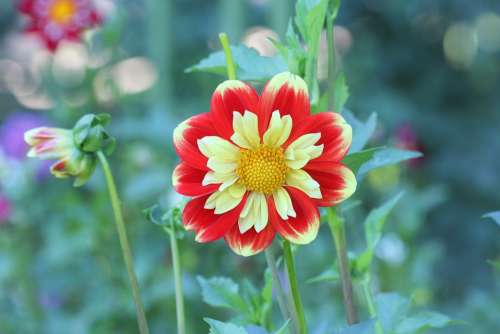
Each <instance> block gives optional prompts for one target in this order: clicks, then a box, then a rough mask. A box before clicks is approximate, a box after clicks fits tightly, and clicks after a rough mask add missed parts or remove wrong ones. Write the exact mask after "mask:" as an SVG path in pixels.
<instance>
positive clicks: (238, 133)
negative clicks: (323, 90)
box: [172, 72, 356, 256]
mask: <svg viewBox="0 0 500 334" xmlns="http://www.w3.org/2000/svg"><path fill="white" fill-rule="evenodd" d="M351 139H352V130H351V127H350V126H349V125H348V124H347V123H346V122H345V121H344V119H343V118H342V116H341V115H339V114H337V113H333V112H324V113H319V114H316V115H311V113H310V102H309V95H308V91H307V85H306V83H305V82H304V81H303V80H302V79H301V78H300V77H298V76H296V75H293V74H291V73H288V72H285V73H281V74H278V75H276V76H275V77H273V78H272V79H271V80H270V81H269V82H268V83H267V85H266V86H265V87H264V90H263V92H262V94H261V96H259V95H258V94H257V92H256V91H255V89H254V88H253V87H252V86H250V85H248V84H246V83H244V82H242V81H238V80H227V81H225V82H223V83H221V84H220V85H219V86H218V87H217V89H216V90H215V92H214V94H213V96H212V102H211V108H210V112H208V113H204V114H200V115H196V116H193V117H191V118H189V119H188V120H186V121H184V122H182V123H181V124H179V125H178V126H177V128H176V129H175V130H174V146H175V149H176V152H177V154H178V155H179V157H180V159H181V162H180V164H179V165H178V166H177V167H176V168H175V170H174V172H173V176H172V180H173V185H174V188H175V189H176V191H177V192H178V193H180V194H182V195H185V196H190V197H194V198H193V199H192V200H191V201H190V202H189V203H188V204H187V205H186V207H185V208H184V212H183V223H184V226H185V227H186V228H187V229H189V230H194V232H195V234H196V240H197V241H199V242H211V241H215V240H217V239H220V238H222V237H224V239H225V240H226V242H227V243H228V245H229V246H230V247H231V248H232V249H233V250H234V251H235V252H236V253H237V254H240V255H244V256H249V255H253V254H256V253H258V252H260V251H262V250H263V249H265V248H266V247H268V246H269V245H270V244H271V242H272V241H273V239H274V237H275V235H276V232H277V233H279V234H280V235H281V236H282V237H283V238H285V239H287V240H289V241H291V242H293V243H296V244H307V243H309V242H311V241H313V240H314V239H315V238H316V235H317V233H318V229H319V224H320V215H319V211H318V206H332V205H336V204H338V203H339V202H341V201H343V200H345V199H346V198H348V197H349V196H351V195H352V194H353V193H354V191H355V189H356V179H355V177H354V174H353V173H352V171H351V170H350V169H348V168H347V167H346V166H344V165H343V164H342V163H341V160H342V159H343V158H344V156H345V155H346V153H347V151H348V150H349V147H350V145H351Z"/></svg>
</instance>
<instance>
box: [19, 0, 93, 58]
mask: <svg viewBox="0 0 500 334" xmlns="http://www.w3.org/2000/svg"><path fill="white" fill-rule="evenodd" d="M18 9H19V11H20V12H21V13H23V14H25V15H27V16H28V17H29V20H30V21H29V23H28V26H27V27H26V32H28V33H35V34H37V35H38V36H40V38H41V39H42V40H43V41H44V42H45V45H46V46H47V48H48V49H49V50H55V49H56V48H57V45H58V44H59V42H61V41H62V40H73V41H78V40H80V35H81V33H82V32H83V31H84V30H86V29H89V28H92V27H94V26H96V25H98V24H99V23H100V22H101V16H100V15H99V13H98V12H97V10H96V7H95V5H94V1H93V0H21V1H20V2H19V5H18Z"/></svg>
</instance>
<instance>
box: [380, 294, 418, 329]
mask: <svg viewBox="0 0 500 334" xmlns="http://www.w3.org/2000/svg"><path fill="white" fill-rule="evenodd" d="M375 304H376V309H377V314H378V319H379V320H380V323H381V325H382V327H383V328H384V331H385V332H386V333H392V332H393V331H394V329H395V328H396V326H397V325H398V324H399V323H401V321H403V320H404V318H405V317H406V315H407V314H408V311H409V309H410V301H409V300H408V299H407V298H404V297H402V296H400V295H399V294H397V293H394V292H390V293H381V294H378V295H377V296H376V298H375Z"/></svg>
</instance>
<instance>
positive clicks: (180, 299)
mask: <svg viewBox="0 0 500 334" xmlns="http://www.w3.org/2000/svg"><path fill="white" fill-rule="evenodd" d="M170 250H171V252H172V265H173V269H174V281H175V310H176V313H177V334H185V333H186V320H185V316H184V293H183V290H182V272H181V262H180V259H179V246H178V243H177V237H176V236H175V224H172V231H170Z"/></svg>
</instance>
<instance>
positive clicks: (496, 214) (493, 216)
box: [483, 211, 500, 226]
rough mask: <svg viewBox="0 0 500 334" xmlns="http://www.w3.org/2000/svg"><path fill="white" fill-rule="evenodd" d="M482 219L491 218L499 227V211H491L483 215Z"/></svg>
mask: <svg viewBox="0 0 500 334" xmlns="http://www.w3.org/2000/svg"><path fill="white" fill-rule="evenodd" d="M483 218H491V219H493V221H494V222H495V223H497V224H498V225H499V226H500V211H493V212H489V213H486V214H484V215H483Z"/></svg>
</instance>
